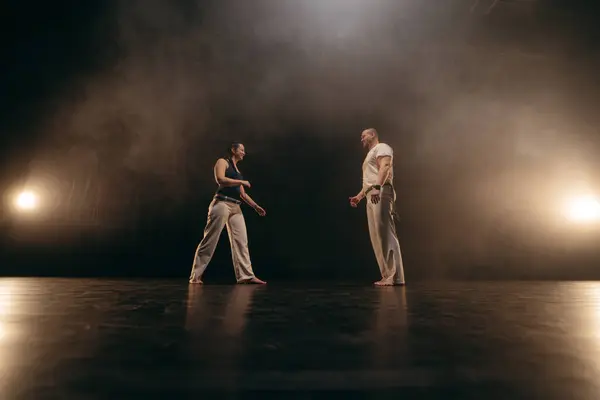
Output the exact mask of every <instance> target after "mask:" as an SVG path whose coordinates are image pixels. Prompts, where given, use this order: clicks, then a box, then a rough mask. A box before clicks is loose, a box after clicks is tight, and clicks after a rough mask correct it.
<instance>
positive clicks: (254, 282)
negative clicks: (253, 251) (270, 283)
mask: <svg viewBox="0 0 600 400" xmlns="http://www.w3.org/2000/svg"><path fill="white" fill-rule="evenodd" d="M238 283H240V284H247V285H265V284H266V283H267V282H265V281H263V280H261V279H258V278H257V277H254V278H250V279H246V280H243V281H239V282H238Z"/></svg>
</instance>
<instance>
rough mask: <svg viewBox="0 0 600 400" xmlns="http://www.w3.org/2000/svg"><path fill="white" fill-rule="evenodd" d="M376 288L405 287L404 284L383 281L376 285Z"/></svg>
mask: <svg viewBox="0 0 600 400" xmlns="http://www.w3.org/2000/svg"><path fill="white" fill-rule="evenodd" d="M374 285H375V286H404V285H406V283H404V282H390V281H384V280H383V279H382V280H380V281H377V282H375V283H374Z"/></svg>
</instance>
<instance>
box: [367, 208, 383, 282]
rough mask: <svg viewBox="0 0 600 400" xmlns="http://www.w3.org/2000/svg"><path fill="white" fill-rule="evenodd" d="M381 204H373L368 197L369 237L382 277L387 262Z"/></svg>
mask: <svg viewBox="0 0 600 400" xmlns="http://www.w3.org/2000/svg"><path fill="white" fill-rule="evenodd" d="M378 207H379V204H373V203H371V200H370V199H369V198H368V197H367V222H368V224H369V237H370V238H371V246H373V253H375V259H376V260H377V265H378V266H379V272H380V273H381V276H384V273H385V261H384V258H383V252H382V246H381V237H380V235H379V231H380V227H379V225H380V223H381V222H380V218H379V217H378V212H379V209H378Z"/></svg>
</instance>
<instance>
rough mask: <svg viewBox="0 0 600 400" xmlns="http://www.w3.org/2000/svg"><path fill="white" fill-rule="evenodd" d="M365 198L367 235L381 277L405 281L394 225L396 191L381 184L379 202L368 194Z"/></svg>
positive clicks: (386, 279) (390, 281) (392, 281)
mask: <svg viewBox="0 0 600 400" xmlns="http://www.w3.org/2000/svg"><path fill="white" fill-rule="evenodd" d="M366 200H367V221H368V223H369V235H370V236H371V244H372V245H373V251H374V252H375V258H376V259H377V264H379V271H380V272H381V279H382V280H384V281H385V282H389V283H395V284H399V283H405V281H404V265H403V264H402V252H401V251H400V242H399V241H398V236H397V234H396V226H395V225H394V211H395V209H394V203H395V201H396V192H395V191H394V189H393V188H392V187H390V186H382V188H381V200H380V201H379V203H377V204H373V203H372V202H371V196H370V195H369V194H367V198H366Z"/></svg>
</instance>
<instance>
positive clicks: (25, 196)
mask: <svg viewBox="0 0 600 400" xmlns="http://www.w3.org/2000/svg"><path fill="white" fill-rule="evenodd" d="M15 206H16V207H17V209H19V210H21V211H32V210H35V209H36V208H37V206H38V198H37V196H36V195H35V193H33V192H28V191H27V192H21V193H19V195H18V196H17V197H16V199H15Z"/></svg>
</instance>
